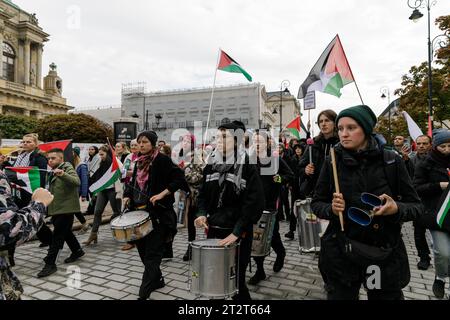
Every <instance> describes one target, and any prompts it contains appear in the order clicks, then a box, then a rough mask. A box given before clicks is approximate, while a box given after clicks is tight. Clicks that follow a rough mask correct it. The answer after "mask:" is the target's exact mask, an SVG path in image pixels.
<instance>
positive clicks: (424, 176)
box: [414, 151, 450, 230]
mask: <svg viewBox="0 0 450 320" xmlns="http://www.w3.org/2000/svg"><path fill="white" fill-rule="evenodd" d="M436 152H437V151H431V153H430V154H428V155H427V157H426V158H425V159H424V160H423V161H419V162H418V163H417V165H416V168H415V172H414V187H415V188H416V190H417V193H418V194H419V196H420V198H421V199H422V202H423V205H424V207H425V214H424V216H423V217H422V219H420V223H421V224H422V225H423V226H424V227H426V228H429V229H432V230H441V229H440V228H439V226H438V224H437V223H436V215H437V211H438V210H439V208H438V207H437V206H438V204H439V200H440V198H441V196H442V193H443V192H444V191H443V190H442V188H441V186H440V182H449V181H450V177H449V174H448V172H447V168H450V161H449V162H448V163H445V162H442V161H437V159H436V158H435V157H433V153H434V154H436ZM448 159H450V158H448Z"/></svg>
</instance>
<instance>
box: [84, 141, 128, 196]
mask: <svg viewBox="0 0 450 320" xmlns="http://www.w3.org/2000/svg"><path fill="white" fill-rule="evenodd" d="M109 147H110V149H111V152H112V157H111V158H112V162H111V166H110V167H109V169H108V170H106V172H105V173H104V174H103V176H101V177H100V179H98V180H97V181H95V182H94V183H93V184H92V185H91V186H90V187H89V191H90V192H92V195H93V196H95V195H96V194H97V193H99V192H101V191H103V190H105V189H106V188H108V187H110V186H112V185H113V184H114V183H116V181H117V180H119V179H120V178H121V176H122V173H121V171H120V164H119V161H118V160H117V157H116V153H115V152H114V149H113V148H112V147H111V146H109Z"/></svg>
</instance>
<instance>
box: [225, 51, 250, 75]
mask: <svg viewBox="0 0 450 320" xmlns="http://www.w3.org/2000/svg"><path fill="white" fill-rule="evenodd" d="M217 69H219V70H222V71H225V72H233V73H242V74H243V75H244V77H246V78H247V80H248V81H250V82H252V76H251V75H249V74H248V73H247V71H245V70H244V68H242V67H241V65H240V64H239V63H237V62H236V61H235V60H234V59H233V58H231V57H230V56H229V55H228V54H226V53H225V52H224V51H222V50H220V60H219V66H218V67H217Z"/></svg>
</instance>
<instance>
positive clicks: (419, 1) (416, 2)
mask: <svg viewBox="0 0 450 320" xmlns="http://www.w3.org/2000/svg"><path fill="white" fill-rule="evenodd" d="M411 3H412V4H411ZM435 4H436V0H431V1H430V0H413V1H412V0H408V6H409V7H410V8H411V9H414V10H413V12H412V14H411V16H410V17H409V19H410V20H412V21H414V22H417V21H418V20H419V19H420V18H422V17H423V14H422V13H421V12H420V11H419V8H426V9H427V11H428V114H429V116H430V120H431V129H433V103H432V95H433V84H432V71H431V62H432V61H433V52H434V47H433V43H434V41H435V40H437V39H438V38H439V37H442V36H444V37H446V38H447V42H448V39H449V35H448V34H442V35H439V36H437V37H435V38H434V39H433V41H431V35H430V28H431V26H430V9H431V7H432V6H434V5H435ZM439 45H440V46H442V42H439Z"/></svg>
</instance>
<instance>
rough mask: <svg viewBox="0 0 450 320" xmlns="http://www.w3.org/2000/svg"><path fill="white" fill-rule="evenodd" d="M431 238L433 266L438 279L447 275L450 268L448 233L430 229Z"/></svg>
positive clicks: (449, 235)
mask: <svg viewBox="0 0 450 320" xmlns="http://www.w3.org/2000/svg"><path fill="white" fill-rule="evenodd" d="M430 231H431V237H432V238H433V252H434V268H435V270H436V271H435V272H436V276H437V277H438V278H440V279H445V278H446V277H448V275H449V274H448V272H449V268H450V234H448V233H447V232H442V231H436V230H430Z"/></svg>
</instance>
